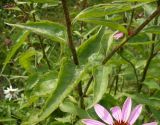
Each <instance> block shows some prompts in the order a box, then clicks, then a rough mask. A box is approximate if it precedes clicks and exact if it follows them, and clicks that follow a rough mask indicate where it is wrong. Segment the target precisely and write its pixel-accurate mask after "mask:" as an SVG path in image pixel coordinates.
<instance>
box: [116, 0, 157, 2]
mask: <svg viewBox="0 0 160 125" xmlns="http://www.w3.org/2000/svg"><path fill="white" fill-rule="evenodd" d="M118 1H120V2H155V1H157V0H118Z"/></svg>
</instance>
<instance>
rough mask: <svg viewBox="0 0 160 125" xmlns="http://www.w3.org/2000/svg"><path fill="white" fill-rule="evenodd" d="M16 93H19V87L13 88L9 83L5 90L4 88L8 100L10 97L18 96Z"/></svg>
mask: <svg viewBox="0 0 160 125" xmlns="http://www.w3.org/2000/svg"><path fill="white" fill-rule="evenodd" d="M18 93H19V89H18V88H15V89H13V88H12V86H11V85H10V87H7V89H6V90H4V94H5V99H9V101H10V100H11V99H12V98H18V96H17V95H18Z"/></svg>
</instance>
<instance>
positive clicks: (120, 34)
mask: <svg viewBox="0 0 160 125" xmlns="http://www.w3.org/2000/svg"><path fill="white" fill-rule="evenodd" d="M123 37H124V33H123V32H119V31H118V32H116V33H115V34H114V35H113V38H114V39H115V40H119V39H121V38H123Z"/></svg>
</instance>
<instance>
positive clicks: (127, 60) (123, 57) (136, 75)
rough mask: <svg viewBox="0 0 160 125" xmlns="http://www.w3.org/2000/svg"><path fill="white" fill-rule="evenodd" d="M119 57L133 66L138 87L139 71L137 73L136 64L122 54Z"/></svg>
mask: <svg viewBox="0 0 160 125" xmlns="http://www.w3.org/2000/svg"><path fill="white" fill-rule="evenodd" d="M119 55H120V56H121V57H122V59H124V60H125V61H126V62H128V63H129V64H130V65H131V67H132V68H133V71H134V74H135V77H136V81H137V85H138V83H139V80H138V74H137V71H136V68H135V66H134V64H133V63H132V62H131V61H130V60H129V59H127V58H126V57H125V56H123V55H122V54H119Z"/></svg>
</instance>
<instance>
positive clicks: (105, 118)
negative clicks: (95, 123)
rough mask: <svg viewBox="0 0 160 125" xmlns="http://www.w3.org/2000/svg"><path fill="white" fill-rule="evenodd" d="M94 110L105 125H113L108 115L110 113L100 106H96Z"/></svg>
mask: <svg viewBox="0 0 160 125" xmlns="http://www.w3.org/2000/svg"><path fill="white" fill-rule="evenodd" d="M94 109H95V111H96V113H97V115H98V116H99V117H100V118H101V119H102V120H103V121H104V122H105V123H107V124H110V125H112V124H113V119H112V117H111V115H110V113H109V112H108V111H107V110H106V109H105V108H104V107H103V106H101V105H99V104H96V105H95V106H94Z"/></svg>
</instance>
